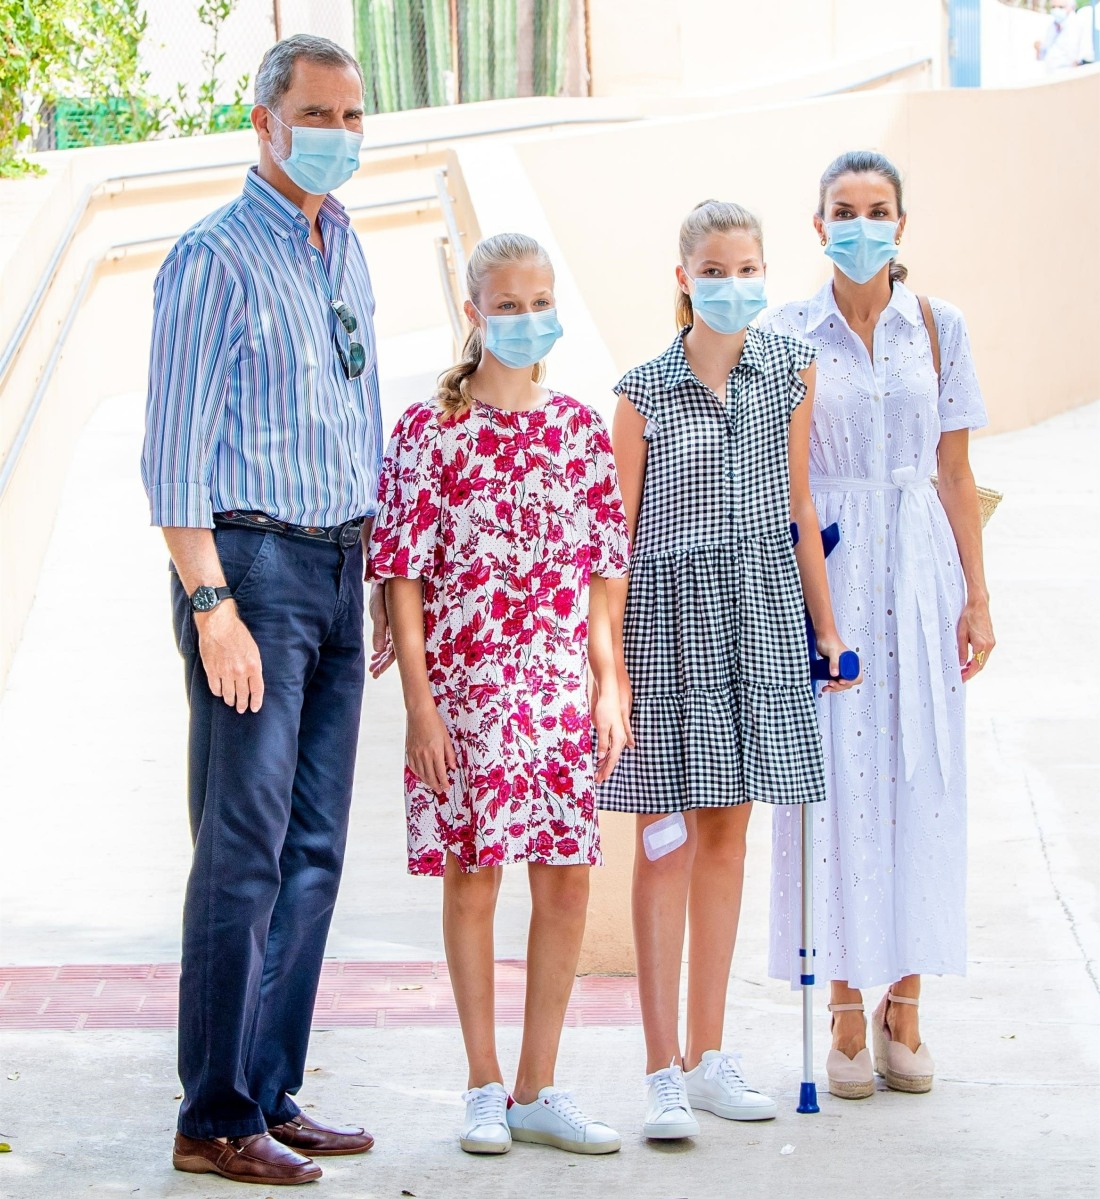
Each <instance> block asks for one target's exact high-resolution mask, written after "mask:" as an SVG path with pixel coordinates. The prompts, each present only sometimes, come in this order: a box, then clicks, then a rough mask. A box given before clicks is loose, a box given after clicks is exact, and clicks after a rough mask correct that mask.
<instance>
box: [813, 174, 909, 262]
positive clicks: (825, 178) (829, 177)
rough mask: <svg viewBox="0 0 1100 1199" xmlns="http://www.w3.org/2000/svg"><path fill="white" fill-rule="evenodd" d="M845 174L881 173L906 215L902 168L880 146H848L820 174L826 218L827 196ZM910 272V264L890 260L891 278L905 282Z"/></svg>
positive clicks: (822, 210) (819, 206)
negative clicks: (877, 147) (867, 147)
mask: <svg viewBox="0 0 1100 1199" xmlns="http://www.w3.org/2000/svg"><path fill="white" fill-rule="evenodd" d="M842 175H881V176H882V178H883V179H885V180H886V182H887V183H889V184H890V186H891V187H892V188H893V189H894V199H895V200H896V201H897V205H898V216H899V217H901V216H904V215H905V205H904V204H903V203H902V195H901V193H902V188H901V172H900V171H899V170H898V168H897V167H896V166H894V164H893V163H892V162H891V161H890V160H889V159H888V158H887V157H886V155H885V154H879V153H878V151H877V150H847V151H845V153H843V154H841V155H840V156H839V157H837V158H834V159H833V161H832V162H831V163H829V165H828V166H827V167H826V168H825V173H824V174H823V175H822V176H821V190H820V192H819V193H818V197H817V215H818V216H819V217H821V218H822V219H824V218H825V197H826V195H827V194H828V191H829V188H830V187H832V186H833V184H834V183H835V182H836V181H837V180H838V179H839V178H840V177H841V176H842ZM908 275H909V270H908V268H907V267H904V266H902V264H901V263H900V262H898V260H897V259H896V258H895V259H894V261H893V262H891V263H890V282H891V283H904V282H905V280H906V278H907V277H908Z"/></svg>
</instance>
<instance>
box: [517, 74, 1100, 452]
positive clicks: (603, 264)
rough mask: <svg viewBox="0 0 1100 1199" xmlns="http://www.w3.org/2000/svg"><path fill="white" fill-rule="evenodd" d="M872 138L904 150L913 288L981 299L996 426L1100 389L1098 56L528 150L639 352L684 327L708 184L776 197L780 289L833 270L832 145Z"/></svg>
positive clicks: (769, 218)
mask: <svg viewBox="0 0 1100 1199" xmlns="http://www.w3.org/2000/svg"><path fill="white" fill-rule="evenodd" d="M733 146H736V153H731V152H730V151H729V147H733ZM861 146H867V147H873V148H877V149H881V150H883V151H885V152H886V153H887V154H888V155H890V157H891V158H893V159H894V161H896V162H897V163H898V165H899V166H900V167H901V168H902V171H903V173H904V175H905V178H906V180H907V193H906V205H907V208H908V211H909V224H908V227H907V230H906V235H905V241H904V244H903V246H902V254H901V257H902V261H904V262H905V263H906V265H907V266H908V267H909V268H910V272H911V274H910V282H911V284H912V285H913V287H914V288H915V289H917V290H918V291H921V292H930V293H932V294H933V295H936V296H941V297H943V298H946V299H949V300H951V301H952V302H954V303H956V304H958V305H959V306H960V307H961V308H962V309H963V311H964V313H965V314H966V317H967V320H968V322H969V325H970V331H971V334H972V337H973V343H974V350H975V355H976V357H977V361H978V367H979V371H980V374H981V378H982V382H983V386H984V389H985V393H986V397H987V401H988V404H989V409H990V416H991V418H992V428H993V429H994V430H1004V429H1012V428H1019V427H1020V426H1022V425H1027V424H1030V423H1032V422H1034V421H1037V420H1040V419H1043V418H1044V417H1047V416H1051V415H1053V414H1054V413H1056V412H1060V411H1063V410H1065V409H1067V408H1070V407H1073V406H1075V405H1077V404H1081V403H1084V402H1086V401H1088V400H1093V399H1095V398H1096V397H1097V395H1100V362H1098V360H1097V356H1096V354H1095V349H1094V338H1095V331H1096V314H1095V307H1094V306H1093V305H1091V304H1090V303H1089V302H1088V300H1087V297H1089V296H1090V295H1091V294H1092V292H1093V290H1094V287H1095V275H1096V269H1097V263H1098V262H1100V225H1098V224H1097V222H1096V221H1094V220H1090V219H1087V218H1086V217H1085V216H1084V214H1085V213H1086V212H1090V211H1091V210H1092V209H1093V208H1094V207H1095V205H1093V204H1092V197H1094V196H1096V195H1097V194H1100V191H1098V188H1100V70H1098V69H1094V68H1082V69H1080V70H1079V72H1078V73H1077V74H1076V75H1075V76H1072V77H1070V78H1066V79H1062V80H1059V81H1057V82H1051V83H1046V84H1040V85H1037V86H1035V87H1029V88H1025V89H1020V90H1014V91H985V90H975V91H965V92H964V91H918V92H911V93H888V94H884V93H875V94H871V95H862V94H858V95H852V96H841V97H835V98H830V99H825V100H816V101H810V102H804V103H802V104H798V105H789V106H786V105H785V106H781V107H774V108H767V109H759V110H756V111H752V112H746V113H740V114H727V115H720V116H711V117H699V118H693V119H684V120H677V121H667V122H661V123H651V124H645V125H632V126H628V127H625V128H621V129H615V130H611V131H604V132H600V133H587V134H575V135H572V136H568V135H563V136H561V137H558V138H555V139H554V140H553V141H550V142H545V143H539V144H538V145H535V144H528V145H522V146H520V148H519V152H520V156H521V158H522V160H523V163H524V165H525V167H526V169H527V171H528V173H529V174H530V177H531V179H532V181H533V182H534V184H535V189H536V191H537V192H538V193H539V195H540V197H541V198H542V203H543V205H544V207H545V209H546V211H547V214H548V215H549V218H550V221H551V224H552V226H553V228H554V231H555V234H556V236H557V239H558V241H559V243H560V245H561V247H562V250H563V252H564V254H565V255H566V257H567V258H568V260H569V263H570V266H571V269H572V271H573V272H574V274H575V277H576V279H577V281H578V283H579V285H580V288H581V291H582V293H583V295H584V297H585V300H586V302H587V305H588V307H589V309H590V310H591V312H592V314H593V316H594V318H595V320H596V322H597V324H598V326H599V329H600V331H601V333H602V335H603V337H604V339H605V340H606V342H607V344H608V347H609V348H610V350H611V354H612V357H613V358H614V360H615V362H616V364H617V366H618V368H620V369H625V368H627V367H629V366H631V365H633V364H635V363H637V362H640V361H643V360H644V359H646V358H648V357H651V356H652V355H653V354H654V353H656V352H657V351H659V350H660V349H661V348H663V346H664V345H665V344H666V343H667V342H668V341H669V340H670V338H671V336H672V332H673V324H672V311H671V309H672V295H673V288H674V283H673V270H674V267H675V265H676V238H677V233H678V229H679V224H680V221H681V219H682V218H683V216H684V214H685V213H686V212H687V211H688V210H689V209H690V208H691V207H692V206H693V205H694V204H695V203H697V202H698V201H699V200H701V199H704V198H705V197H708V196H719V197H727V198H730V199H736V200H739V201H741V202H742V203H745V204H747V205H749V206H750V207H751V208H753V209H754V210H755V211H756V212H758V213H759V214H760V215H761V216H762V217H763V220H764V227H765V242H766V246H765V249H766V258H767V262H768V294H769V297H770V298H771V300H772V301H773V302H779V301H782V300H785V299H791V298H796V297H800V296H805V295H808V294H809V293H811V292H812V291H814V290H816V288H817V287H819V286H820V284H821V283H822V282H823V281H824V280H825V279H826V278H827V277H829V263H828V261H827V260H826V259H825V257H824V255H823V254H822V253H821V247H820V245H819V244H818V240H817V238H816V236H815V234H814V231H813V228H812V226H811V223H810V222H811V216H812V213H813V211H814V208H815V206H816V203H817V180H818V177H819V175H820V172H821V170H822V168H823V167H824V166H825V165H826V164H827V163H828V162H829V161H830V159H831V158H832V157H833V156H834V155H835V154H837V153H839V152H841V151H842V150H846V149H851V148H855V147H861ZM580 180H583V183H582V184H577V183H575V182H573V181H580ZM566 181H568V182H566ZM1067 203H1069V204H1070V205H1071V207H1072V206H1077V211H1078V212H1079V213H1080V214H1081V216H1080V217H1079V218H1078V219H1074V218H1073V217H1071V216H1069V215H1068V212H1067V209H1066V205H1067ZM1059 213H1063V214H1066V215H1064V216H1060V215H1058V214H1059ZM613 382H614V379H611V378H609V379H608V380H607V387H608V388H610V386H611V384H612V383H613Z"/></svg>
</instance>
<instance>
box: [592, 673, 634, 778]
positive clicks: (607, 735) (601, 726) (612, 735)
mask: <svg viewBox="0 0 1100 1199" xmlns="http://www.w3.org/2000/svg"><path fill="white" fill-rule="evenodd" d="M592 720H593V722H594V723H595V725H596V782H597V783H602V782H604V780H605V779H608V778H610V777H611V772H612V771H613V770H614V769H615V767H616V765H617V764H618V761H619V755H620V754H621V753H622V752H623V746H624V745H626V729H625V728H624V726H623V714H622V709H621V708H620V706H619V696H618V694H617V692H616V691H612V692H611V693H610V694H604V695H601V696H600V698H599V699H597V700H596V706H595V707H594V708H593V709H592Z"/></svg>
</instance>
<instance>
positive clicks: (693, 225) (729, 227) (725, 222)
mask: <svg viewBox="0 0 1100 1199" xmlns="http://www.w3.org/2000/svg"><path fill="white" fill-rule="evenodd" d="M734 229H742V230H744V231H745V232H746V233H748V234H750V235H751V236H752V237H754V238H756V242H757V244H758V245H759V246H760V253H761V254H763V253H764V230H763V228H762V227H761V225H760V219H759V218H758V217H757V216H756V215H755V214H754V213H751V212H749V210H748V209H747V208H742V207H741V205H740V204H733V203H731V202H730V201H728V200H704V201H703V202H702V203H701V204H696V205H695V207H694V208H693V209H692V210H691V212H689V213H688V214H687V216H686V217H685V218H684V223H683V224H682V225H681V226H680V265H681V266H682V267H683V268H684V269H685V270H686V269H687V261H688V259H689V258H690V257H691V255H692V254H694V253H695V250H696V248H697V247H698V245H699V243H700V242H701V241H702V240H703V238H704V237H708V236H709V235H710V234H711V233H730V232H732V231H733V230H734ZM694 320H695V313H694V311H693V310H692V307H691V296H689V295H688V294H687V292H686V291H684V290H683V288H680V287H677V289H676V328H677V329H685V328H687V326H688V325H690V324H692V323H693V322H694Z"/></svg>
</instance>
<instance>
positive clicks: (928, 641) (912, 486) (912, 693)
mask: <svg viewBox="0 0 1100 1199" xmlns="http://www.w3.org/2000/svg"><path fill="white" fill-rule="evenodd" d="M810 490H811V491H812V492H814V493H815V494H822V493H836V492H846V491H877V492H883V491H900V492H901V500H900V502H899V504H898V522H897V536H896V538H895V540H896V542H897V547H898V556H897V566H896V574H895V576H894V608H895V611H896V613H897V622H898V724H899V728H900V732H901V753H902V762H903V764H904V767H905V781H906V782H909V781H910V780H911V779H912V777H913V772H914V771H915V770H916V768H917V763H918V762H919V761H920V760H921V758H922V757H923V756H924V752H925V741H926V733H925V724H924V720H923V719H922V706H921V677H920V676H921V669H920V662H921V661H922V659H923V661H924V662H926V663H927V667H928V672H927V673H928V683H929V686H930V687H931V690H932V720H933V728H934V729H935V735H936V758H937V761H938V763H939V768H940V778H941V780H942V781H943V785H944V787H946V786H947V784H948V780H949V778H950V775H951V733H950V724H949V722H948V719H947V684H946V680H945V678H944V670H943V661H944V653H943V636H942V634H943V630H942V629H941V628H940V613H939V607H938V605H937V603H936V572H937V562H936V553H935V547H934V544H933V540H932V504H933V503H935V502H936V489H935V488H934V487H933V486H932V480H931V479H930V478H929V477H928V476H925V477H924V478H921V479H918V478H917V472H916V469H915V468H914V467H912V466H899V467H897V468H896V469H895V470H892V471H891V472H890V478H889V479H869V478H844V477H842V476H838V475H811V476H810ZM843 535H844V530H843V529H841V537H843ZM922 651H923V652H922Z"/></svg>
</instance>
